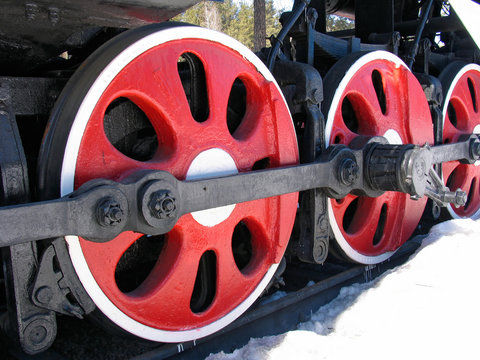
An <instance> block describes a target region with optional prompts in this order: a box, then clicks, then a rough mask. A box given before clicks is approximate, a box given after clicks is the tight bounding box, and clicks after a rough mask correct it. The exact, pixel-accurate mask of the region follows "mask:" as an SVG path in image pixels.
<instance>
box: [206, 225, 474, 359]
mask: <svg viewBox="0 0 480 360" xmlns="http://www.w3.org/2000/svg"><path fill="white" fill-rule="evenodd" d="M479 256H480V220H479V221H476V222H475V221H473V220H452V221H448V222H444V223H442V224H439V225H436V226H435V227H433V228H432V230H431V231H430V234H429V235H428V237H426V238H425V239H424V240H423V243H422V246H421V248H420V249H419V250H418V251H417V252H416V253H415V255H413V256H412V257H411V258H410V260H409V261H408V262H407V263H406V264H404V265H402V266H399V267H397V268H396V269H393V270H391V271H389V272H388V273H386V274H384V275H383V276H381V277H380V278H378V279H376V280H374V281H372V282H370V283H368V284H357V285H352V286H349V287H346V288H343V289H342V290H341V292H340V294H339V296H338V297H337V298H336V299H335V300H333V301H332V302H330V303H329V304H327V305H325V306H323V307H322V308H320V309H319V311H318V312H317V313H315V314H313V316H312V319H311V321H308V322H306V323H302V324H300V325H299V326H298V329H297V330H295V331H290V332H287V333H285V334H282V335H279V336H268V337H264V338H261V339H250V342H249V343H248V344H247V345H246V346H244V347H243V348H241V349H237V350H235V351H234V352H233V353H232V354H225V353H223V352H221V353H218V354H213V355H210V356H209V357H208V358H207V360H223V359H248V360H266V359H298V360H300V359H302V360H303V359H315V360H317V359H329V360H330V359H355V360H357V359H369V360H375V359H389V360H390V359H422V358H423V359H462V360H463V359H480V346H479V344H478V343H477V341H479V335H480V331H479V326H480V308H479V306H480V283H479V276H480V268H479V266H478V265H477V262H478V261H479Z"/></svg>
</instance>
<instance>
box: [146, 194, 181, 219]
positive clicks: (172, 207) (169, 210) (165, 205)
mask: <svg viewBox="0 0 480 360" xmlns="http://www.w3.org/2000/svg"><path fill="white" fill-rule="evenodd" d="M149 208H150V212H151V213H152V215H153V216H154V217H155V218H157V219H166V218H167V217H173V216H174V215H175V211H176V209H177V205H176V200H175V198H174V197H173V195H172V194H171V193H170V192H169V191H165V190H159V191H156V192H154V193H153V194H152V195H151V197H150V202H149Z"/></svg>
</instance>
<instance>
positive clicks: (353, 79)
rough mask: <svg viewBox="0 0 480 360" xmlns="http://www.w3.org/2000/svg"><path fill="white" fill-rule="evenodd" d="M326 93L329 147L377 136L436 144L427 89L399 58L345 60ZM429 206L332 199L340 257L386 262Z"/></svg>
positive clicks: (378, 54)
mask: <svg viewBox="0 0 480 360" xmlns="http://www.w3.org/2000/svg"><path fill="white" fill-rule="evenodd" d="M325 89H326V96H325V98H326V101H325V102H324V108H323V110H324V113H325V114H327V124H326V142H327V144H350V143H351V142H352V141H353V140H354V139H358V138H359V137H362V138H363V139H368V138H370V137H373V136H383V137H385V138H386V139H387V140H388V142H389V143H393V144H400V143H403V144H407V143H413V144H425V143H426V142H428V143H430V144H432V143H433V126H432V121H431V117H430V111H429V107H428V103H427V100H426V97H425V95H424V93H423V90H422V87H421V86H420V84H419V83H418V81H417V79H416V78H415V76H414V75H413V74H412V73H411V72H410V70H409V69H408V68H407V66H406V65H405V64H404V63H403V62H402V61H401V60H400V59H399V58H398V57H396V56H395V55H393V54H391V53H387V52H384V51H375V52H371V53H367V54H362V55H358V54H356V55H353V56H351V57H347V58H344V59H342V60H341V61H339V62H338V63H337V64H336V65H335V66H334V67H333V68H332V69H331V70H330V71H329V72H328V74H327V76H326V78H325ZM425 203H426V199H421V200H419V201H414V200H411V199H410V198H409V196H407V195H405V194H402V193H397V192H386V193H385V194H383V195H382V196H379V197H377V198H370V197H357V196H354V195H349V196H347V197H345V198H343V199H341V200H334V199H332V200H330V201H329V217H330V225H331V228H332V230H333V233H334V236H335V240H336V248H337V250H338V252H339V254H340V255H343V257H346V258H347V259H348V260H350V261H354V262H359V263H364V264H375V263H378V262H381V261H384V260H385V259H387V258H389V257H390V256H391V255H392V254H393V252H394V251H395V250H396V249H397V248H398V247H399V246H401V245H402V244H403V243H404V242H405V241H406V240H407V239H408V238H409V237H410V235H411V234H412V233H413V231H414V229H415V227H416V226H417V225H418V222H419V221H420V218H421V216H422V213H423V210H424V207H425Z"/></svg>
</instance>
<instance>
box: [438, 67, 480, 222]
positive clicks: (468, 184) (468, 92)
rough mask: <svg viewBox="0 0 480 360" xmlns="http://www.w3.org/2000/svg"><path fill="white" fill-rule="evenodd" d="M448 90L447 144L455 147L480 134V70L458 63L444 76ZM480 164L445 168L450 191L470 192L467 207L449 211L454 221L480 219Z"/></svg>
mask: <svg viewBox="0 0 480 360" xmlns="http://www.w3.org/2000/svg"><path fill="white" fill-rule="evenodd" d="M439 78H440V81H441V82H442V88H443V90H444V101H443V109H442V110H443V142H444V143H453V142H457V141H459V140H460V138H461V137H462V135H466V134H471V133H476V134H480V112H479V106H480V104H479V101H480V94H479V93H480V66H478V65H477V64H469V65H466V64H465V63H462V62H454V63H452V64H450V65H449V66H447V67H446V68H445V70H443V71H442V73H441V74H440V77H439ZM479 165H480V162H478V161H477V162H476V163H475V164H472V165H467V164H461V163H460V162H458V161H451V162H448V163H445V164H443V166H442V170H443V178H444V179H445V181H446V184H447V186H448V187H450V189H452V190H456V189H459V188H460V189H462V190H463V191H466V192H467V195H468V198H467V203H466V204H465V206H461V207H459V208H456V207H453V206H451V205H448V206H447V210H448V212H449V213H450V215H451V216H452V217H453V218H456V219H458V218H469V217H470V218H474V219H478V218H479V217H480V166H479Z"/></svg>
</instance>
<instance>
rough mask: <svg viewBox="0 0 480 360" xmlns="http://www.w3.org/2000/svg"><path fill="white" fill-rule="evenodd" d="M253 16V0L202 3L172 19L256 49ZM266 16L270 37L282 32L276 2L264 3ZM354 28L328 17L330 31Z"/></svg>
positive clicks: (347, 22)
mask: <svg viewBox="0 0 480 360" xmlns="http://www.w3.org/2000/svg"><path fill="white" fill-rule="evenodd" d="M292 3H293V0H292ZM286 11H288V10H286ZM253 14H254V10H253V1H252V0H241V1H239V0H237V1H234V0H224V1H223V2H213V1H207V0H203V1H201V2H199V3H198V4H197V5H195V6H193V7H191V8H190V9H188V10H187V11H185V12H184V13H182V14H180V15H178V16H176V17H174V18H173V19H172V20H173V21H181V22H186V23H190V24H193V25H199V26H202V27H206V28H209V29H213V30H217V31H221V32H223V33H225V34H227V35H229V36H231V37H233V38H235V39H237V40H238V41H240V42H241V43H242V44H244V45H246V46H247V47H249V48H250V49H252V50H253V43H254V32H253V25H254V21H253V19H254V17H253ZM265 14H266V16H265V18H266V29H267V31H266V33H267V37H269V36H271V35H277V34H278V32H279V31H280V29H281V24H280V22H279V18H280V14H281V10H277V9H276V8H275V6H274V3H273V0H265ZM354 26H355V23H354V21H352V20H350V19H347V18H344V17H341V16H336V15H329V16H328V18H327V31H336V30H345V29H351V28H353V27H354ZM267 46H269V43H268V42H267Z"/></svg>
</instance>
